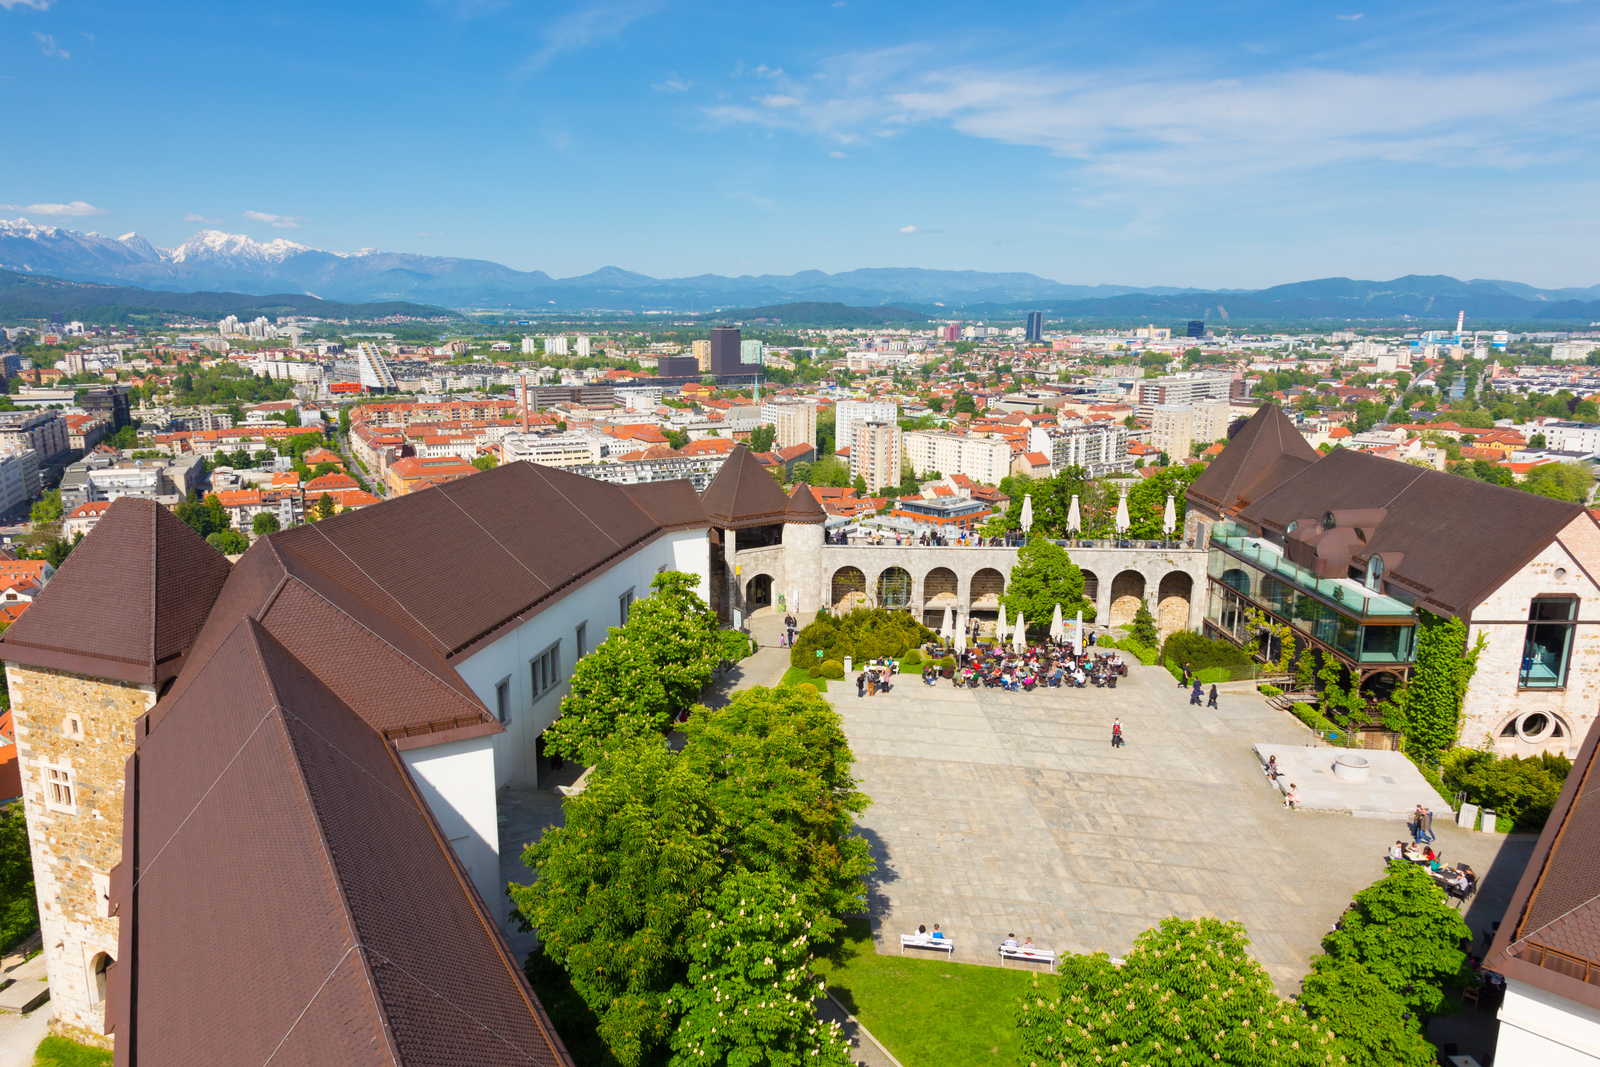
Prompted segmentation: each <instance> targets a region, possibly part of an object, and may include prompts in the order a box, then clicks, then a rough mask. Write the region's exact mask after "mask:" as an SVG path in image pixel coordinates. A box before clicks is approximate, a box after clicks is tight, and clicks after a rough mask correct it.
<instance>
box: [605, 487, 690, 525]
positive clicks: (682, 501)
mask: <svg viewBox="0 0 1600 1067" xmlns="http://www.w3.org/2000/svg"><path fill="white" fill-rule="evenodd" d="M619 488H620V489H621V490H622V491H623V492H624V493H626V494H628V497H629V498H630V499H631V500H632V501H633V502H634V503H635V504H637V505H639V507H641V508H643V509H644V513H645V514H646V515H648V516H650V518H652V519H653V520H655V522H656V525H658V526H660V527H661V528H662V529H663V530H693V529H696V528H699V529H705V528H706V527H708V526H710V525H711V521H710V520H709V519H707V518H706V509H705V508H703V507H701V506H700V495H699V494H698V493H696V492H695V491H694V483H693V482H691V481H689V479H687V478H674V479H673V480H671V481H667V482H640V483H639V484H637V485H623V486H619Z"/></svg>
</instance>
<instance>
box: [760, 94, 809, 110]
mask: <svg viewBox="0 0 1600 1067" xmlns="http://www.w3.org/2000/svg"><path fill="white" fill-rule="evenodd" d="M759 99H760V101H761V105H762V106H763V107H799V106H800V105H801V104H803V103H805V101H804V100H802V99H800V98H799V97H798V96H785V95H784V94H782V93H773V94H771V95H769V96H763V97H760V98H759Z"/></svg>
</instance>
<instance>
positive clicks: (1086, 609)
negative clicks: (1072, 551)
mask: <svg viewBox="0 0 1600 1067" xmlns="http://www.w3.org/2000/svg"><path fill="white" fill-rule="evenodd" d="M1000 601H1001V603H1003V604H1004V605H1005V607H1006V615H1007V617H1008V618H1012V619H1015V618H1016V617H1017V613H1018V612H1021V613H1022V615H1023V618H1024V620H1025V621H1026V622H1027V623H1029V624H1030V625H1031V626H1032V627H1033V628H1034V629H1036V630H1042V629H1044V628H1045V627H1046V626H1048V625H1049V624H1050V619H1051V617H1052V616H1053V615H1054V613H1055V608H1056V605H1057V604H1060V605H1061V615H1062V618H1064V619H1070V618H1072V617H1073V616H1074V615H1076V614H1077V613H1078V612H1079V611H1080V610H1081V611H1082V612H1083V618H1084V621H1086V622H1088V621H1092V620H1093V619H1094V614H1095V607H1094V601H1092V600H1090V599H1089V598H1088V597H1086V596H1084V595H1083V571H1081V570H1079V569H1078V565H1077V564H1076V563H1073V562H1072V558H1071V557H1070V556H1069V555H1068V554H1067V550H1066V549H1064V548H1062V547H1061V546H1060V545H1058V544H1056V543H1055V542H1053V541H1050V540H1048V539H1047V538H1046V537H1045V536H1044V534H1042V533H1037V532H1036V533H1035V534H1034V535H1033V536H1032V537H1031V538H1030V539H1029V540H1028V543H1027V544H1025V545H1023V546H1022V547H1021V548H1020V549H1018V550H1017V562H1016V563H1015V564H1014V565H1013V566H1012V568H1011V577H1010V578H1009V579H1008V580H1007V582H1006V591H1005V595H1004V596H1002V597H1001V598H1000Z"/></svg>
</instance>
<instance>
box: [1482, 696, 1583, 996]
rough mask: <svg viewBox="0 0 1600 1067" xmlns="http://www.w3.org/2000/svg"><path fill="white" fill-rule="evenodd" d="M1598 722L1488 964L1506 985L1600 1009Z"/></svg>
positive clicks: (1574, 766) (1569, 776) (1524, 876)
mask: <svg viewBox="0 0 1600 1067" xmlns="http://www.w3.org/2000/svg"><path fill="white" fill-rule="evenodd" d="M1597 742H1600V723H1595V724H1592V725H1590V727H1589V734H1588V736H1587V737H1586V738H1584V742H1583V748H1582V749H1581V750H1580V751H1579V753H1578V758H1577V759H1576V760H1574V761H1573V764H1572V770H1571V771H1570V772H1568V774H1567V781H1566V784H1565V785H1564V786H1563V787H1562V789H1561V795H1560V797H1559V798H1557V800H1556V804H1555V807H1554V808H1553V809H1552V810H1551V812H1550V817H1549V818H1548V819H1546V820H1545V824H1544V830H1543V831H1541V832H1540V834H1539V843H1538V844H1537V845H1535V846H1534V849H1533V855H1532V856H1531V857H1529V859H1528V866H1527V868H1526V869H1525V870H1524V871H1523V874H1522V880H1521V881H1520V882H1518V883H1517V891H1516V892H1515V893H1514V894H1513V895H1512V897H1511V903H1510V905H1509V906H1508V907H1507V908H1506V913H1505V919H1504V921H1502V922H1501V924H1500V930H1499V932H1498V933H1496V935H1495V939H1494V944H1493V945H1492V946H1491V947H1490V949H1489V954H1488V956H1487V957H1486V958H1485V959H1484V961H1483V965H1484V967H1485V968H1487V969H1490V970H1494V971H1497V972H1499V973H1500V974H1503V975H1505V976H1506V977H1507V978H1512V979H1516V980H1517V981H1520V982H1526V983H1528V984H1529V985H1532V986H1535V987H1536V988H1539V989H1542V990H1545V991H1546V992H1549V993H1554V994H1556V995H1558V996H1562V997H1565V998H1567V999H1568V1000H1573V1001H1577V1002H1578V1003H1579V1004H1583V1005H1585V1006H1587V1007H1588V1008H1590V1009H1592V1010H1600V986H1596V985H1595V984H1594V983H1593V981H1592V980H1590V981H1586V980H1585V977H1586V972H1587V974H1600V773H1597V770H1600V769H1597V768H1596V766H1595V762H1596V761H1595V755H1596V749H1597Z"/></svg>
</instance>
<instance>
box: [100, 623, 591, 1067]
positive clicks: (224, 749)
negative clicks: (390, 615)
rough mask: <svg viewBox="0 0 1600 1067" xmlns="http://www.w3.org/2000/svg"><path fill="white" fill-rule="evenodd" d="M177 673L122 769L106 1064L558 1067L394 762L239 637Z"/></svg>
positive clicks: (488, 926) (564, 1060) (560, 1055)
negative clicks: (181, 684) (123, 816)
mask: <svg viewBox="0 0 1600 1067" xmlns="http://www.w3.org/2000/svg"><path fill="white" fill-rule="evenodd" d="M196 674H197V676H196V677H195V678H194V680H193V682H192V684H191V685H190V686H189V687H188V689H187V691H186V692H185V694H184V695H183V696H182V697H180V698H179V699H178V700H177V701H176V702H175V703H174V704H173V706H172V707H171V708H170V710H169V711H168V714H167V716H166V718H165V720H164V721H163V722H162V723H161V724H160V726H159V727H158V728H156V729H153V730H151V731H150V732H149V733H147V734H144V736H142V737H141V738H140V739H139V741H138V745H137V748H136V750H135V754H134V756H133V757H132V758H131V759H130V760H129V773H128V778H129V780H128V791H127V796H128V797H129V801H128V803H127V805H126V810H127V812H128V815H129V819H128V826H127V832H125V834H124V855H123V860H122V863H121V865H120V866H119V867H118V868H117V870H116V871H114V872H113V890H112V897H113V903H112V906H113V909H114V914H116V915H117V916H118V917H119V919H120V920H121V925H120V931H121V933H120V939H121V943H120V945H119V949H118V953H117V958H118V960H119V961H127V962H119V963H118V964H117V965H116V966H114V967H113V968H112V972H111V975H110V981H111V985H112V995H111V997H110V998H109V1000H110V1003H111V1004H112V1005H113V1007H114V1008H115V1011H116V1014H115V1016H114V1017H113V1019H112V1020H110V1021H111V1024H112V1026H113V1027H114V1030H115V1033H116V1038H117V1055H118V1062H123V1063H148V1064H156V1063H170V1064H213V1063H268V1062H272V1063H286V1064H294V1063H303V1064H312V1063H341V1064H345V1063H348V1064H425V1063H473V1064H487V1065H505V1067H511V1065H519V1067H526V1065H527V1064H538V1065H550V1067H555V1065H563V1064H569V1063H570V1062H571V1060H570V1059H569V1058H568V1056H567V1054H566V1052H565V1050H564V1048H563V1047H562V1045H561V1041H560V1038H559V1037H557V1036H556V1034H555V1031H554V1029H553V1028H552V1027H551V1025H550V1022H549V1019H548V1018H547V1017H546V1016H545V1013H544V1011H543V1010H542V1009H541V1008H540V1006H539V1004H538V1002H537V1001H536V1000H535V999H534V997H533V994H532V992H531V990H530V989H529V988H528V986H527V983H526V981H525V980H524V979H523V977H522V974H521V969H520V968H519V967H518V966H517V963H516V961H515V960H514V959H513V958H512V957H511V953H510V951H509V949H508V948H507V946H506V944H505V942H504V940H503V939H502V938H501V937H500V935H499V933H498V932H497V931H496V929H495V926H494V923H493V921H492V920H491V919H490V917H489V914H488V910H487V908H486V907H485V906H484V902H483V900H482V899H481V898H480V897H479V896H478V894H477V892H476V890H474V889H473V886H472V881H471V879H470V878H469V877H468V876H467V874H466V872H465V871H464V870H463V869H462V867H461V865H460V862H459V861H458V860H457V858H456V857H455V855H454V853H453V851H452V849H451V847H450V845H449V842H448V841H447V840H446V839H445V837H444V835H443V833H442V832H441V830H440V828H439V825H438V823H437V822H436V821H435V819H434V817H433V815H432V813H431V811H430V810H429V808H428V806H427V804H426V803H425V802H424V801H423V800H422V799H421V797H420V796H419V795H418V793H417V790H416V788H415V786H414V784H413V782H412V779H411V776H410V775H409V774H408V773H407V771H406V770H405V768H404V766H403V765H402V763H401V761H400V758H399V756H398V754H397V753H396V752H395V751H394V749H393V748H392V746H390V745H389V744H388V743H387V742H385V741H384V739H383V738H382V737H381V736H380V735H379V734H378V733H377V732H376V731H374V730H372V729H370V728H369V727H368V726H367V725H366V724H365V723H364V722H363V721H362V718H361V716H359V715H357V714H356V713H355V712H354V711H353V710H352V709H351V708H350V707H349V706H348V705H346V704H345V703H344V702H343V701H342V700H340V699H339V697H338V696H337V695H336V694H335V693H334V692H333V691H332V690H331V689H329V688H328V687H327V686H326V685H324V684H323V683H322V682H321V681H320V680H318V678H317V677H316V676H315V675H314V674H313V673H312V671H311V670H310V669H309V668H307V666H306V665H305V664H303V663H301V662H299V661H298V660H297V659H296V658H295V657H294V656H293V655H292V654H291V653H290V652H289V650H288V649H286V648H285V647H284V646H283V645H282V644H280V643H279V642H277V641H276V640H274V639H273V637H272V636H271V634H269V633H267V631H266V630H265V628H263V627H262V626H260V625H259V624H258V623H256V622H254V621H253V620H250V619H240V620H239V621H238V622H237V623H236V624H235V625H234V627H233V629H232V631H231V632H230V633H229V634H228V635H227V637H226V638H225V639H224V640H223V641H222V643H221V644H220V645H219V647H218V648H217V649H216V651H215V653H214V654H213V655H212V656H211V658H210V659H208V660H207V661H206V663H204V664H203V665H200V666H199V668H198V670H197V672H196ZM241 890H244V891H241ZM130 964H131V967H130ZM133 968H137V973H136V974H132V973H130V971H131V970H132V969H133ZM135 983H136V986H137V990H138V996H137V997H133V996H130V995H129V994H130V993H131V990H132V988H133V986H134V984H135Z"/></svg>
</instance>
